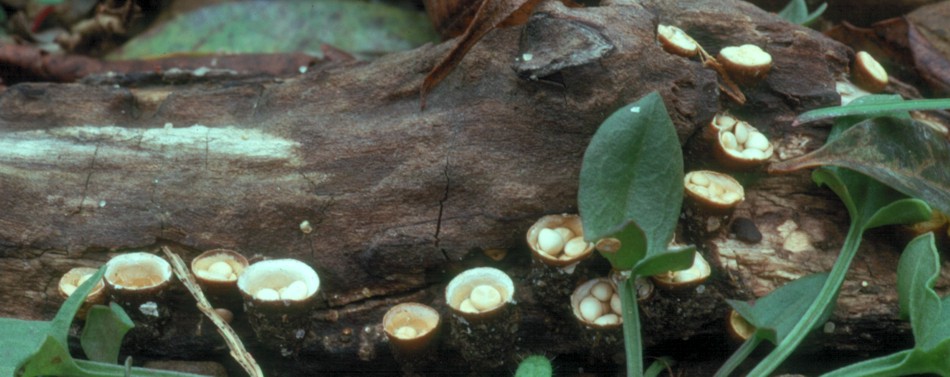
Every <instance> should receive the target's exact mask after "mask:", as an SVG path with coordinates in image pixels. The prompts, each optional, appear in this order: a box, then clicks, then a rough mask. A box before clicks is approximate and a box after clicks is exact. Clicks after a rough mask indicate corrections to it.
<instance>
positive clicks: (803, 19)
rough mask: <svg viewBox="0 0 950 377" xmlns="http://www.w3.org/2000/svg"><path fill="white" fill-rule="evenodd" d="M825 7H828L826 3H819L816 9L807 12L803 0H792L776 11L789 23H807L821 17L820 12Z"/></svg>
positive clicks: (823, 10) (823, 11)
mask: <svg viewBox="0 0 950 377" xmlns="http://www.w3.org/2000/svg"><path fill="white" fill-rule="evenodd" d="M825 9H828V4H827V3H821V5H819V6H818V9H815V11H814V12H811V13H809V12H808V5H806V4H805V0H792V1H789V2H788V4H786V5H785V8H782V10H781V11H779V12H778V16H779V17H782V18H784V19H785V20H786V21H788V22H791V23H795V24H799V25H808V24H810V23H812V22H814V21H815V20H817V19H818V17H821V14H822V13H825Z"/></svg>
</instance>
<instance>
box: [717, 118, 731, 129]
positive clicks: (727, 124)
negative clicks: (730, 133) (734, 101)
mask: <svg viewBox="0 0 950 377" xmlns="http://www.w3.org/2000/svg"><path fill="white" fill-rule="evenodd" d="M716 125H717V126H719V127H720V128H725V129H727V130H728V129H732V126H735V125H736V118H733V117H731V116H728V115H719V116H717V117H716Z"/></svg>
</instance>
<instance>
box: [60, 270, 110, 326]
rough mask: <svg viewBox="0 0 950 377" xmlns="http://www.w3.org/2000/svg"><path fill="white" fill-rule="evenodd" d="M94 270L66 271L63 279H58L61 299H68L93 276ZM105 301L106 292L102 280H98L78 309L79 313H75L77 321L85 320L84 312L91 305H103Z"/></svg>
mask: <svg viewBox="0 0 950 377" xmlns="http://www.w3.org/2000/svg"><path fill="white" fill-rule="evenodd" d="M96 271H98V270H97V269H95V268H92V267H73V268H72V269H70V270H69V271H66V273H65V274H63V277H61V278H60V279H59V285H58V287H59V289H58V291H59V295H60V296H61V297H62V298H63V299H67V298H69V296H71V295H72V294H73V292H75V291H76V288H78V287H79V286H80V285H82V283H85V282H86V280H89V278H91V277H92V276H93V275H95V273H96ZM105 301H106V290H105V283H103V282H102V280H99V281H98V282H97V283H96V285H95V286H94V287H92V290H91V291H89V294H88V295H86V299H85V300H84V301H83V303H82V306H80V307H79V311H78V312H76V317H78V318H79V319H84V318H86V312H88V311H89V308H90V307H92V306H93V305H97V304H103V303H105Z"/></svg>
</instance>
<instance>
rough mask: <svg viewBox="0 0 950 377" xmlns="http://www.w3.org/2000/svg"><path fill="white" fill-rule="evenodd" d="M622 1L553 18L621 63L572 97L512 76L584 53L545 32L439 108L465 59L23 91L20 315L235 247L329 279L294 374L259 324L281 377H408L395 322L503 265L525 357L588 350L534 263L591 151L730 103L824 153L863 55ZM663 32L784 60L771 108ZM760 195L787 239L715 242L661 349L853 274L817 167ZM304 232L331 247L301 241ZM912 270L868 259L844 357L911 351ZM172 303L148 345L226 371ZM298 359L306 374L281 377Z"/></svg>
mask: <svg viewBox="0 0 950 377" xmlns="http://www.w3.org/2000/svg"><path fill="white" fill-rule="evenodd" d="M604 3H605V4H604V6H601V7H592V8H586V9H566V8H563V7H562V6H561V5H559V2H551V3H550V4H545V5H543V6H542V7H541V8H540V9H538V11H537V14H536V15H535V18H533V19H532V22H542V21H543V22H545V23H546V25H552V24H553V25H562V26H565V27H567V28H568V29H570V28H574V29H577V28H578V27H583V28H586V29H589V30H593V33H596V34H597V35H599V36H600V37H602V38H603V39H604V40H606V41H607V42H608V43H609V45H610V47H611V49H610V51H609V52H608V53H607V54H606V56H604V57H603V58H601V59H599V60H596V61H594V62H592V63H587V64H582V65H579V66H570V65H568V66H567V67H566V68H563V69H561V70H560V71H559V75H560V80H561V81H562V82H563V85H557V84H551V83H549V82H544V81H530V80H522V79H519V78H518V77H517V75H516V74H515V72H514V71H513V70H512V67H511V65H512V63H513V62H515V60H516V58H518V57H520V56H522V52H524V51H527V50H530V47H531V46H530V45H531V44H532V43H539V44H540V43H541V42H544V43H547V44H549V45H555V46H556V45H558V41H559V40H560V39H561V38H568V37H570V36H569V35H565V34H564V33H557V32H552V33H549V34H546V35H541V36H535V37H534V39H531V38H528V39H527V40H528V42H524V41H522V44H524V43H527V44H528V45H527V46H525V45H522V46H520V47H519V40H522V38H521V32H522V30H523V29H524V27H516V28H508V29H500V30H496V31H494V32H492V33H490V34H489V35H488V36H487V37H486V38H485V39H484V40H483V41H482V42H481V43H480V44H479V45H478V46H476V47H475V48H474V49H473V50H472V51H471V52H470V53H469V55H468V56H467V57H466V58H465V60H464V61H463V62H462V64H461V66H459V67H458V68H457V69H456V71H455V72H454V73H452V74H451V75H450V76H449V77H448V78H447V79H446V80H445V81H444V82H443V83H442V84H441V85H440V86H439V87H438V88H437V89H436V90H435V91H434V92H433V93H432V94H431V95H430V97H429V101H428V108H427V109H426V110H425V111H422V112H420V111H419V102H418V97H417V91H416V89H417V88H418V85H419V83H421V81H422V78H423V76H424V75H425V73H426V72H428V71H429V69H431V67H432V65H433V64H435V62H436V61H438V59H439V58H440V57H441V55H442V54H444V53H445V52H446V51H447V50H448V49H449V48H450V46H451V43H447V44H441V45H438V46H424V47H421V48H419V49H416V50H413V51H408V52H404V53H397V54H392V55H389V56H385V57H383V58H381V59H379V60H377V61H375V62H372V63H343V64H336V65H330V66H323V67H318V68H314V69H311V70H310V72H308V73H306V74H305V75H301V76H300V77H299V78H293V79H286V80H266V79H240V80H230V79H228V78H226V77H224V78H215V79H202V81H200V82H199V81H195V82H189V81H187V80H185V81H181V82H173V83H165V84H162V83H161V82H160V80H159V82H158V83H156V82H152V83H151V84H148V83H146V84H141V85H134V81H133V82H132V85H127V84H129V83H127V82H123V84H122V85H112V84H110V83H109V80H108V79H101V78H100V79H99V80H97V81H89V82H86V83H80V84H21V85H15V86H12V87H10V88H8V89H7V90H6V91H5V92H3V93H2V94H0V287H2V288H0V302H4V303H6V305H3V306H2V307H0V315H3V316H12V317H18V318H30V319H48V318H50V317H51V316H52V315H53V313H55V309H56V307H57V306H58V305H59V303H60V302H61V300H60V299H59V298H58V297H57V295H56V287H55V284H56V281H57V280H58V278H59V276H60V275H62V273H64V272H65V271H66V270H67V269H69V268H70V267H73V266H78V265H88V266H98V265H101V264H102V263H104V262H105V261H106V260H108V258H109V256H110V255H113V254H114V253H119V252H123V251H126V250H132V249H148V250H154V249H155V248H156V246H157V245H159V244H171V245H174V246H176V250H178V251H179V252H180V253H182V254H183V257H185V259H186V260H188V259H189V258H190V257H193V256H194V255H197V253H198V252H199V251H200V250H205V249H210V248H218V247H225V248H232V249H236V250H239V251H241V252H243V253H244V254H246V255H248V256H249V257H251V256H255V255H263V256H267V257H291V258H297V259H300V260H302V261H304V262H306V263H308V264H310V265H311V266H313V267H314V268H315V269H317V271H318V272H319V274H320V277H321V280H322V286H321V291H322V292H323V293H322V294H323V295H324V296H323V300H322V301H323V302H322V303H321V305H320V308H319V309H318V310H317V311H316V312H315V313H314V314H313V320H312V326H311V328H309V329H307V330H308V332H307V337H306V342H305V344H304V345H303V347H302V348H301V349H299V350H295V351H296V352H298V354H299V358H297V359H293V361H286V360H280V359H279V356H278V355H279V350H276V349H274V348H273V347H271V346H270V345H269V344H268V343H267V339H263V340H259V339H254V335H253V333H252V332H251V331H250V330H249V329H248V328H247V325H246V324H245V323H244V322H243V321H242V320H243V318H242V317H241V315H240V314H239V315H238V317H237V318H236V320H235V326H236V327H237V329H238V331H239V332H240V333H241V334H242V336H243V337H244V339H245V340H246V341H247V342H249V343H250V344H251V347H252V350H254V351H255V354H256V355H258V358H260V359H263V360H264V362H265V366H267V367H268V368H273V369H270V370H272V371H278V373H280V374H294V373H299V374H307V373H311V372H313V371H321V370H322V371H330V372H333V371H344V370H349V371H352V370H374V369H386V368H392V367H393V366H392V359H391V357H390V356H389V353H388V350H386V346H385V343H384V341H383V340H384V338H385V337H384V336H383V335H382V333H381V330H380V327H379V325H378V323H379V321H380V319H381V318H382V314H383V312H384V311H385V310H386V309H387V308H388V307H389V306H391V305H393V304H395V303H397V302H402V301H407V300H417V301H421V302H425V303H430V304H432V305H434V306H435V307H437V308H440V310H443V311H444V310H445V309H444V308H445V306H444V304H443V300H444V299H442V298H441V294H442V293H441V289H442V287H443V286H444V283H445V282H447V280H448V279H449V278H451V277H452V276H454V274H455V273H457V272H458V271H460V270H461V269H462V268H464V267H467V266H473V265H484V264H491V265H496V266H500V267H502V268H504V269H505V270H506V271H507V272H509V274H510V275H512V276H513V278H514V279H515V281H516V283H519V285H518V289H519V293H518V301H519V303H520V304H519V305H520V306H521V307H522V310H523V319H524V321H523V325H522V333H523V335H522V337H521V338H520V341H519V342H518V344H519V347H520V348H519V349H518V351H517V352H516V354H513V355H512V357H513V358H517V357H518V356H521V355H523V354H526V353H528V352H544V353H546V354H548V355H552V354H559V353H568V354H582V353H583V352H584V350H583V349H582V347H581V346H580V345H579V344H578V343H577V342H576V341H574V340H573V339H576V338H575V337H574V335H572V334H573V332H572V331H573V330H564V328H565V326H564V325H565V324H567V323H568V322H566V321H565V320H564V319H561V318H558V317H557V316H556V315H554V314H552V313H553V311H552V310H550V308H542V307H539V306H537V305H534V304H533V299H532V298H531V294H530V293H531V287H528V286H525V285H523V284H520V282H521V281H522V280H523V279H524V278H525V277H526V276H527V274H528V266H529V263H528V259H527V258H528V257H527V255H528V252H527V250H526V247H525V245H524V241H523V239H524V232H526V231H527V229H528V227H529V226H530V224H531V223H533V222H534V221H535V220H536V219H537V218H539V217H541V216H542V215H544V214H548V213H561V212H576V210H577V209H576V204H575V200H576V199H575V198H576V190H577V178H578V172H579V168H580V161H581V157H582V155H583V152H584V148H585V146H586V145H587V142H588V140H589V139H590V137H591V135H592V134H593V133H594V131H595V130H596V128H597V126H598V125H599V124H600V122H601V121H602V120H603V119H604V118H605V117H606V116H607V115H608V114H610V113H611V112H612V111H613V110H614V109H616V108H617V107H619V106H621V105H623V104H625V103H629V102H631V101H634V100H636V99H637V98H639V97H641V96H643V95H645V94H647V93H648V92H650V91H653V90H657V91H659V92H660V93H661V94H662V96H663V98H664V100H665V102H666V104H667V107H668V109H669V110H670V112H671V115H672V117H673V119H674V123H675V124H676V127H677V130H678V134H679V136H680V140H681V141H682V142H683V143H684V144H687V143H688V142H690V141H692V140H693V139H691V136H692V135H693V133H694V132H693V131H694V130H695V129H697V127H699V126H700V125H702V124H703V123H704V122H707V121H708V120H709V119H710V118H711V117H712V116H713V114H714V113H715V112H716V111H719V110H724V109H729V110H730V111H732V112H733V113H736V114H739V115H740V116H742V117H745V118H747V119H749V120H750V121H751V122H752V123H753V124H754V125H756V126H757V127H758V128H759V129H761V130H763V132H765V133H766V134H767V135H769V136H770V137H771V138H772V139H773V141H774V142H775V143H776V145H777V149H776V151H777V157H779V158H786V157H789V156H793V155H797V154H799V153H802V152H803V151H805V150H810V149H813V148H816V147H817V146H819V145H820V144H821V140H823V135H824V133H825V131H824V130H823V129H821V128H803V129H791V128H790V126H789V124H790V121H791V119H792V117H793V116H794V114H796V113H798V112H801V111H803V110H806V109H810V108H815V107H820V106H827V105H833V104H835V103H836V102H837V101H838V96H837V94H836V93H835V91H834V78H835V77H837V76H840V75H842V73H843V72H844V71H845V70H846V67H847V62H848V57H849V54H850V52H849V51H848V50H847V49H846V48H845V47H843V46H842V45H839V44H837V43H835V42H833V41H830V40H828V39H825V38H824V37H822V36H820V35H818V34H817V33H814V32H811V31H809V30H805V29H801V28H798V27H796V26H794V25H790V24H787V23H784V22H781V21H779V20H777V19H776V18H775V17H773V16H771V15H768V14H766V13H764V12H762V11H760V10H758V9H757V8H755V7H753V6H751V5H749V4H747V3H744V2H738V1H728V0H723V1H661V0H654V1H638V2H629V3H627V2H620V1H614V2H612V4H606V3H607V2H604ZM657 22H662V23H667V24H674V25H678V26H680V27H682V28H683V29H684V30H686V31H687V32H688V33H690V34H691V35H692V36H694V37H695V38H696V39H697V40H698V41H699V42H700V43H701V44H702V45H703V46H704V47H705V48H706V49H707V50H708V51H709V52H711V53H715V52H717V51H718V50H719V49H720V48H722V47H724V46H727V45H738V44H745V43H753V44H757V45H760V46H762V47H764V48H765V49H766V50H767V51H769V52H770V53H771V54H772V56H773V58H774V62H775V63H774V68H773V72H772V73H771V74H770V75H769V77H768V78H767V80H766V81H765V82H763V83H761V84H760V85H757V86H756V87H753V88H747V89H746V90H745V93H746V94H747V95H748V96H749V102H748V103H747V104H746V105H745V106H742V107H738V106H736V105H734V104H732V103H730V102H728V100H727V99H724V97H723V98H722V99H721V98H720V96H719V92H718V89H717V84H716V80H717V79H716V75H715V73H714V72H713V71H712V70H709V69H704V68H703V67H702V64H701V63H699V62H698V61H695V60H689V59H684V58H680V57H677V56H673V55H670V54H667V53H665V52H663V50H662V49H661V48H660V47H659V46H658V45H657V44H656V43H655V40H654V30H655V27H656V23H657ZM579 25H580V26H579ZM539 39H540V40H539ZM551 53H552V54H554V55H556V54H563V56H564V57H565V58H570V57H572V56H573V52H571V51H554V52H551ZM169 124H170V125H169ZM686 149H687V150H690V146H689V145H686ZM658 158H663V157H662V156H658ZM706 158H708V156H697V155H687V159H688V161H687V164H688V165H689V166H693V167H698V166H705V165H707V164H706V163H705V162H704V161H705V159H706ZM746 177H747V179H746V181H747V182H746V183H747V186H746V190H747V200H746V202H745V203H743V204H742V206H741V207H740V208H739V209H738V211H737V216H744V217H748V218H751V219H753V220H754V221H755V222H756V223H757V225H758V227H759V230H760V231H761V232H762V233H763V235H764V238H763V241H762V242H760V243H758V244H753V245H750V244H745V243H742V242H740V241H737V240H735V237H733V236H731V235H725V234H724V235H722V236H721V237H718V238H716V239H714V240H710V241H709V242H707V243H706V244H705V245H704V247H703V248H702V249H703V252H705V253H706V255H707V256H709V257H710V258H711V259H712V260H713V261H714V264H716V265H717V267H718V269H717V271H716V276H715V277H714V278H713V279H712V280H711V281H710V282H709V283H708V284H707V285H706V286H704V290H703V291H702V292H695V291H692V292H689V293H679V294H677V295H672V294H669V293H662V292H661V293H660V294H659V295H658V296H657V297H656V298H655V299H654V300H653V301H651V302H648V303H645V304H644V305H643V308H642V315H643V317H644V319H643V323H644V326H645V332H646V334H647V337H646V343H647V344H648V345H663V344H670V343H671V342H676V341H678V340H680V339H684V338H688V337H703V336H705V337H707V338H708V337H710V336H712V337H713V338H715V337H716V336H720V337H721V334H722V330H720V329H721V325H720V324H721V322H722V318H724V317H725V313H726V310H727V309H726V306H725V304H724V303H723V301H722V298H724V297H726V298H752V297H753V296H761V295H763V294H765V293H767V292H768V291H769V290H771V289H772V288H774V287H777V286H780V285H781V284H784V283H785V282H787V281H790V280H791V279H794V278H796V277H799V276H802V275H804V274H808V273H811V272H817V271H825V270H827V269H829V268H830V266H831V265H832V263H833V261H834V258H835V256H836V255H837V252H836V251H837V250H838V247H839V246H840V244H841V242H842V240H843V234H844V232H845V231H846V227H847V225H846V224H847V214H846V212H845V210H844V208H843V207H842V206H841V205H840V204H839V202H838V201H837V199H835V198H834V197H833V195H832V194H830V193H829V192H827V191H825V190H823V189H820V188H817V187H815V185H814V184H812V183H811V181H810V179H809V177H808V175H807V174H806V173H801V174H796V175H790V176H777V177H773V176H766V175H764V174H751V175H747V176H746ZM303 221H309V223H310V224H312V225H313V228H314V231H313V232H312V233H309V234H305V233H303V232H302V231H301V229H300V224H301V222H303ZM486 249H507V250H509V252H508V256H507V258H506V259H504V260H503V261H501V262H497V263H496V262H492V261H490V260H489V259H488V258H486V257H485V256H484V255H482V251H484V250H486ZM898 255H899V254H898V248H896V247H893V246H891V245H889V244H888V243H886V242H881V240H877V239H869V240H868V242H866V243H865V246H864V250H863V251H862V253H861V254H860V256H859V257H858V260H857V261H856V262H855V264H854V267H853V271H852V273H851V275H850V277H849V280H848V282H846V284H845V288H844V290H843V291H842V294H841V297H840V300H839V307H838V310H837V311H836V316H835V318H834V319H833V321H834V322H835V323H837V324H838V326H837V329H836V330H835V331H834V332H832V335H831V336H824V337H822V339H820V340H819V342H820V344H821V345H823V346H827V347H829V348H831V349H834V350H857V351H870V350H872V349H874V348H875V347H876V346H877V345H876V344H875V343H874V342H873V341H869V340H868V339H867V337H868V336H870V337H871V338H873V339H905V340H906V339H907V336H908V334H907V330H906V327H905V326H903V325H897V323H898V321H897V316H896V305H897V304H896V296H895V290H894V284H895V283H894V282H895V275H894V270H895V266H896V260H897V258H898ZM948 270H950V269H948ZM864 281H867V282H868V284H867V286H864V285H863V284H862V282H864ZM945 282H946V279H942V280H941V283H940V284H941V285H940V286H941V287H944V286H945ZM172 296H173V297H175V298H173V299H172V301H171V302H170V303H169V305H172V307H173V308H174V309H175V313H176V314H175V316H176V321H175V322H174V325H173V326H171V327H170V328H168V329H167V331H166V334H165V335H164V336H163V337H162V338H161V339H157V340H153V341H150V342H148V341H146V342H145V343H143V344H136V345H131V347H133V348H132V349H133V350H135V352H137V353H138V354H140V355H145V356H153V357H161V358H202V357H214V356H215V355H217V356H220V355H223V354H224V353H225V352H224V350H223V348H222V347H223V345H222V342H221V341H220V340H219V339H218V338H217V335H215V334H213V333H212V332H210V330H209V329H210V327H208V326H209V324H208V323H207V322H206V321H205V322H203V324H202V322H201V321H200V320H199V317H198V312H197V310H195V309H193V307H192V306H191V301H190V298H189V297H187V294H186V292H185V291H184V290H183V289H179V290H178V291H177V294H173V295H172ZM559 326H560V327H559ZM892 345H893V343H892ZM720 347H723V346H720ZM444 348H445V350H444V352H445V353H446V355H447V357H457V356H455V355H456V354H454V353H453V351H452V347H451V346H448V347H444ZM268 360H271V361H270V362H268ZM288 364H290V365H292V366H293V368H295V369H294V372H287V371H286V369H280V368H287V367H288V366H289V365H288ZM442 364H444V365H445V366H446V367H450V366H453V365H458V364H457V363H442ZM280 371H283V372H280Z"/></svg>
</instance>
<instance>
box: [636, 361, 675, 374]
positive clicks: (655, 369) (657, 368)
mask: <svg viewBox="0 0 950 377" xmlns="http://www.w3.org/2000/svg"><path fill="white" fill-rule="evenodd" d="M674 365H676V361H675V360H673V358H670V357H660V358H657V359H656V361H654V362H653V364H650V366H649V367H647V370H645V371H643V377H659V375H660V373H663V372H664V371H670V370H671V369H670V368H672V367H673V366H674Z"/></svg>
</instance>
